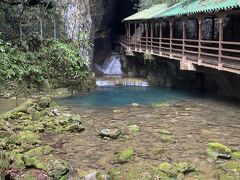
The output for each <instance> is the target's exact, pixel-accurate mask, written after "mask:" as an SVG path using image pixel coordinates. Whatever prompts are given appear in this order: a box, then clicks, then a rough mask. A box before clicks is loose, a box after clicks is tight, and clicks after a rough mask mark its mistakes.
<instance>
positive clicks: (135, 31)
mask: <svg viewBox="0 0 240 180" xmlns="http://www.w3.org/2000/svg"><path fill="white" fill-rule="evenodd" d="M134 34H135V37H134V44H135V51H136V50H137V36H138V34H137V24H136V22H134Z"/></svg>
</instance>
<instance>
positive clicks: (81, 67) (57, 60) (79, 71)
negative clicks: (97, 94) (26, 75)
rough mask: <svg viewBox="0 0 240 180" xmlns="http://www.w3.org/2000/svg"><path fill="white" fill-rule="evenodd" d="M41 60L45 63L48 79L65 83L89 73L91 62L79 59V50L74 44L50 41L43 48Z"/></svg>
mask: <svg viewBox="0 0 240 180" xmlns="http://www.w3.org/2000/svg"><path fill="white" fill-rule="evenodd" d="M40 60H43V61H44V64H43V66H44V67H46V68H45V69H44V70H45V73H46V74H47V75H48V77H49V78H50V79H55V80H59V81H61V82H63V83H65V82H68V81H69V80H73V79H76V78H78V77H81V76H85V75H86V74H87V73H88V63H89V62H88V61H87V60H85V59H82V58H80V57H79V55H78V48H77V47H76V46H75V45H74V44H73V43H68V44H66V43H62V42H58V41H48V42H47V43H46V45H45V46H44V47H43V48H42V51H41V53H40Z"/></svg>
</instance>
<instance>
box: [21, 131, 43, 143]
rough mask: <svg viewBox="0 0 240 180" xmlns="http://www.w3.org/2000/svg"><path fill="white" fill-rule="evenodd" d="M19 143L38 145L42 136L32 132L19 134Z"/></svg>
mask: <svg viewBox="0 0 240 180" xmlns="http://www.w3.org/2000/svg"><path fill="white" fill-rule="evenodd" d="M18 141H19V142H21V143H27V144H36V143H38V142H39V141H40V136H39V135H38V134H36V133H33V132H31V131H22V132H20V133H19V134H18Z"/></svg>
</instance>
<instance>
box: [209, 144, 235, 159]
mask: <svg viewBox="0 0 240 180" xmlns="http://www.w3.org/2000/svg"><path fill="white" fill-rule="evenodd" d="M207 146H208V147H207V151H206V152H207V154H208V155H209V156H210V157H212V158H213V159H217V158H219V157H220V158H221V157H223V158H230V157H231V153H232V151H231V149H230V148H228V147H227V146H225V145H223V144H220V143H217V142H210V143H208V145H207Z"/></svg>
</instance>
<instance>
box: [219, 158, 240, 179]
mask: <svg viewBox="0 0 240 180" xmlns="http://www.w3.org/2000/svg"><path fill="white" fill-rule="evenodd" d="M218 178H219V179H220V180H238V179H240V162H238V161H228V162H226V163H225V164H223V165H220V166H219V171H218Z"/></svg>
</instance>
